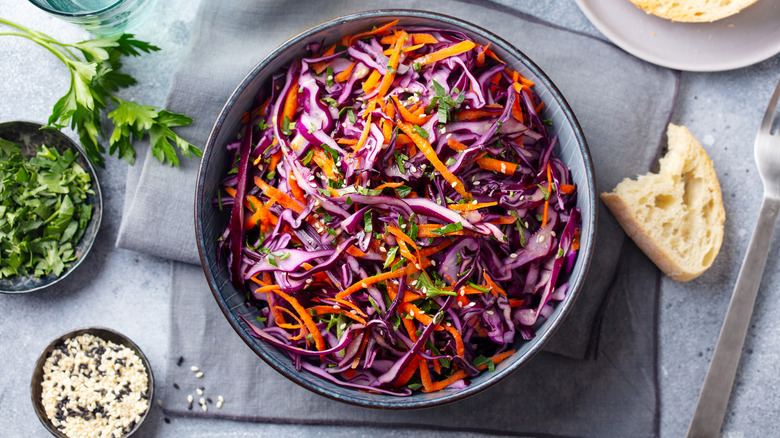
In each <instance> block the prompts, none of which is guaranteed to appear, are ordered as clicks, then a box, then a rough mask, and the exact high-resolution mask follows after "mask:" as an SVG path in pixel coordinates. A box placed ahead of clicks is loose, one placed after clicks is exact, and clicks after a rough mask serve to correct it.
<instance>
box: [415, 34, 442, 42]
mask: <svg viewBox="0 0 780 438" xmlns="http://www.w3.org/2000/svg"><path fill="white" fill-rule="evenodd" d="M412 42H413V43H414V44H436V43H438V42H439V40H437V39H436V38H434V36H433V35H431V34H429V33H413V34H412Z"/></svg>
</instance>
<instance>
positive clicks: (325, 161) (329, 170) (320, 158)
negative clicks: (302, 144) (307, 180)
mask: <svg viewBox="0 0 780 438" xmlns="http://www.w3.org/2000/svg"><path fill="white" fill-rule="evenodd" d="M313 150H314V154H313V155H312V160H313V161H314V162H315V163H316V164H317V166H319V168H320V169H322V171H323V172H325V175H327V177H328V178H330V179H332V180H336V179H337V177H336V172H335V168H336V164H335V163H333V160H332V159H331V157H330V155H328V154H327V153H325V151H323V150H322V149H320V148H314V149H313Z"/></svg>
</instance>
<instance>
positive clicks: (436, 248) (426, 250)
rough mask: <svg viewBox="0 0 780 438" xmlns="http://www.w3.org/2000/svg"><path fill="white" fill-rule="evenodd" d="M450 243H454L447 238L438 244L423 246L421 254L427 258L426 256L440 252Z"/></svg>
mask: <svg viewBox="0 0 780 438" xmlns="http://www.w3.org/2000/svg"><path fill="white" fill-rule="evenodd" d="M450 244H452V242H451V241H449V240H445V241H444V242H442V243H440V244H438V245H436V246H433V247H428V248H423V249H422V250H421V251H420V256H421V257H422V258H423V259H425V258H426V257H430V256H431V255H433V254H436V253H437V252H439V251H441V250H443V249H444V248H446V247H448V246H450Z"/></svg>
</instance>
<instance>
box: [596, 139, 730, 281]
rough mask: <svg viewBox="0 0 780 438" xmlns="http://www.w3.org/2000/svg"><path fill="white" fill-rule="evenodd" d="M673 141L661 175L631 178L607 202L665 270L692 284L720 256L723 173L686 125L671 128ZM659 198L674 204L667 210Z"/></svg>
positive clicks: (623, 225)
mask: <svg viewBox="0 0 780 438" xmlns="http://www.w3.org/2000/svg"><path fill="white" fill-rule="evenodd" d="M667 136H668V138H669V151H668V152H667V154H666V155H665V156H664V157H663V158H661V161H660V164H661V166H660V167H661V169H660V171H659V173H658V174H653V173H650V174H646V175H640V176H638V177H637V179H636V180H630V179H626V180H624V181H623V182H621V183H620V184H618V185H617V186H616V187H615V189H614V190H613V191H612V192H611V193H602V194H601V199H602V200H603V201H604V204H605V205H606V206H607V207H608V208H609V210H610V211H611V212H612V214H613V215H614V216H615V218H616V219H617V220H618V222H619V223H620V225H621V226H622V227H623V229H624V230H625V231H626V234H628V236H629V237H631V239H632V240H634V242H635V243H636V244H637V246H638V247H639V248H640V249H641V250H642V251H643V252H644V253H645V254H646V255H647V256H648V257H649V258H650V259H651V260H652V261H653V263H655V264H656V265H657V266H658V268H659V269H661V270H662V271H663V272H664V273H665V274H666V275H668V276H669V277H670V278H672V279H674V280H677V281H689V280H692V279H694V278H696V277H698V276H700V275H701V274H703V273H704V272H705V271H706V270H707V269H708V268H709V267H710V266H711V265H712V262H713V261H714V259H715V257H716V256H717V254H718V252H719V251H720V247H721V244H722V242H723V234H724V228H723V224H724V222H725V219H726V213H725V210H724V208H723V200H722V194H721V190H720V184H719V182H718V177H717V174H716V172H715V169H714V167H713V164H712V161H711V160H710V159H709V157H708V156H707V153H706V151H705V150H704V149H703V148H702V147H701V144H699V142H698V141H697V140H696V139H695V138H694V137H693V135H692V134H691V133H690V132H689V131H688V129H687V128H685V127H684V126H675V125H672V124H670V125H669V127H668V131H667ZM697 183H698V186H697ZM689 184H690V185H691V186H692V187H688V185H689ZM693 186H697V187H693ZM696 189H698V190H696ZM658 199H662V200H663V199H668V201H667V205H665V206H664V205H659V204H657V202H658V201H657V200H658ZM670 206H671V207H670ZM670 218H673V219H677V222H674V220H673V219H670ZM667 225H668V226H669V229H667ZM670 230H671V231H670ZM681 230H682V231H681ZM688 230H694V232H693V233H691V234H687V231H688ZM680 231H681V232H680ZM670 236H671V237H670ZM702 236H704V237H703V238H702ZM681 247H682V249H681Z"/></svg>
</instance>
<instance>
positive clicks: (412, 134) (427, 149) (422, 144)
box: [398, 43, 473, 199]
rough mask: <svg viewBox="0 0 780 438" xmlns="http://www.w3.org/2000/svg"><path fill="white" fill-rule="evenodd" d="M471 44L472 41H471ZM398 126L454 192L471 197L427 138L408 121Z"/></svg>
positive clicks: (467, 197)
mask: <svg viewBox="0 0 780 438" xmlns="http://www.w3.org/2000/svg"><path fill="white" fill-rule="evenodd" d="M472 44H473V43H472ZM398 127H399V128H401V131H403V132H404V134H406V135H408V136H409V138H411V139H412V141H414V144H416V145H417V147H418V148H420V150H421V151H422V153H423V154H424V155H425V157H426V158H428V161H430V162H431V164H433V167H434V168H435V169H436V170H438V171H439V173H441V176H442V177H444V179H445V180H446V181H447V182H448V183H450V185H451V186H452V188H453V189H455V191H456V192H458V193H459V194H460V195H461V196H463V197H464V198H466V199H472V198H473V196H472V195H471V193H469V192H467V191H466V186H464V185H463V181H461V180H460V178H458V177H457V176H455V175H453V173H452V172H450V170H449V169H448V168H447V166H445V165H444V163H442V162H441V160H440V159H439V156H438V155H436V150H435V149H433V147H432V146H431V144H430V143H429V142H428V140H426V139H424V138H422V137H421V136H420V134H418V133H417V132H416V131H415V129H414V127H413V126H412V125H411V124H410V123H408V122H401V123H399V124H398Z"/></svg>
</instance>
